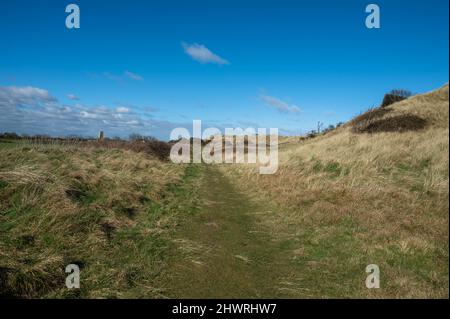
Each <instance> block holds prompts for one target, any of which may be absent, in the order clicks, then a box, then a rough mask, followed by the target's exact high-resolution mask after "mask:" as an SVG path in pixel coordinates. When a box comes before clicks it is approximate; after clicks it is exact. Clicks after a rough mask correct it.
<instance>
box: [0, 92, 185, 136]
mask: <svg viewBox="0 0 450 319" xmlns="http://www.w3.org/2000/svg"><path fill="white" fill-rule="evenodd" d="M125 109H126V108H120V107H117V108H109V107H106V106H102V105H99V106H87V105H84V104H80V103H76V104H75V105H65V104H62V103H60V102H58V100H57V99H56V98H54V97H53V96H52V95H50V93H49V92H48V91H47V90H43V89H40V88H35V87H2V86H0V114H1V115H0V132H16V133H18V134H48V135H52V136H67V135H79V136H97V134H98V132H99V131H100V130H102V131H105V133H106V134H107V136H110V137H113V136H121V137H126V136H128V135H129V134H131V133H139V134H143V135H152V136H155V137H158V138H161V139H168V138H169V135H170V131H171V130H172V129H173V128H175V127H183V126H186V125H187V124H186V123H184V124H180V123H172V122H169V121H162V120H155V119H151V118H149V117H148V116H146V115H145V114H143V113H142V112H136V113H135V112H125ZM138 109H139V108H138ZM117 111H121V112H120V113H118V112H117Z"/></svg>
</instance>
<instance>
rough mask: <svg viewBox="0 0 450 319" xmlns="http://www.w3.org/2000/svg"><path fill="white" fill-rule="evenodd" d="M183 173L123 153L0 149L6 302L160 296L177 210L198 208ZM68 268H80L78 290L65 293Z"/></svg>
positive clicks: (0, 272)
mask: <svg viewBox="0 0 450 319" xmlns="http://www.w3.org/2000/svg"><path fill="white" fill-rule="evenodd" d="M185 169H186V167H184V166H178V165H173V164H171V163H169V162H165V161H160V160H159V159H158V158H155V157H151V156H149V155H147V154H146V153H144V152H140V153H136V152H133V151H128V150H122V149H105V148H90V147H84V146H83V147H79V146H77V145H29V144H22V143H19V144H17V145H15V146H14V147H7V148H0V183H1V184H0V186H1V187H0V278H1V285H0V295H2V296H6V297H19V298H22V297H27V298H36V297H67V298H76V297H94V298H97V297H102V298H105V297H155V296H158V295H159V292H158V289H157V288H155V287H153V286H152V280H153V279H154V278H155V276H157V275H158V273H159V271H160V270H161V268H162V267H163V266H164V252H165V251H166V250H167V248H168V247H169V246H170V236H168V235H167V234H168V233H169V232H170V231H171V229H172V228H173V226H174V225H176V224H177V223H178V221H179V219H180V218H181V216H183V214H184V213H185V211H183V210H180V209H178V205H184V207H185V210H189V209H190V207H192V206H193V201H194V200H195V196H192V198H191V199H188V198H187V197H185V196H184V195H185V192H183V190H182V189H183V188H182V184H184V183H187V182H188V179H186V178H185V177H184V171H185ZM188 171H189V169H188ZM188 173H189V174H191V172H188ZM169 185H171V186H169ZM191 195H192V194H191ZM70 263H76V264H78V265H79V266H80V267H81V266H82V272H81V276H82V280H81V289H80V290H78V291H69V290H68V289H67V288H66V287H65V284H64V282H65V277H66V274H65V272H64V270H65V267H66V265H68V264H70Z"/></svg>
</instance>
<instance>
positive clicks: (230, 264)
mask: <svg viewBox="0 0 450 319" xmlns="http://www.w3.org/2000/svg"><path fill="white" fill-rule="evenodd" d="M203 169H204V172H203V177H202V185H201V187H200V198H201V202H200V212H199V213H197V214H196V215H195V216H193V217H192V218H189V219H188V220H187V221H186V222H185V223H184V224H183V225H181V226H180V228H179V229H178V230H177V232H176V234H175V238H176V239H175V241H176V243H177V246H178V247H177V252H176V253H175V254H174V256H172V257H171V258H170V261H169V268H168V270H167V272H165V274H164V275H163V276H162V282H163V283H162V285H163V290H164V295H165V296H167V297H177V298H237V297H243V298H245V297H247V298H263V297H281V296H283V294H282V290H281V289H279V283H280V281H281V280H282V276H283V273H282V272H283V268H284V267H283V262H285V261H286V260H287V259H286V256H285V255H283V250H282V249H280V247H279V244H276V243H275V242H274V241H272V240H271V238H269V237H268V236H267V235H265V232H264V230H263V229H261V226H260V224H259V223H258V222H257V218H258V217H257V216H258V212H261V209H264V208H263V207H260V206H259V205H257V204H256V203H252V202H250V201H249V200H248V199H247V198H246V197H245V196H244V195H243V194H241V193H239V192H237V190H236V189H235V188H234V187H233V186H232V185H231V183H230V182H229V181H228V180H227V179H226V178H225V177H224V176H223V175H222V174H221V173H220V172H219V171H218V170H217V168H214V167H212V166H204V168H203Z"/></svg>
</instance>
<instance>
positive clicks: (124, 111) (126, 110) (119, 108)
mask: <svg viewBox="0 0 450 319" xmlns="http://www.w3.org/2000/svg"><path fill="white" fill-rule="evenodd" d="M116 112H117V113H128V112H130V109H128V108H126V107H123V106H120V107H118V108H116Z"/></svg>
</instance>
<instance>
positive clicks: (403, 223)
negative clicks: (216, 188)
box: [223, 85, 449, 297]
mask: <svg viewBox="0 0 450 319" xmlns="http://www.w3.org/2000/svg"><path fill="white" fill-rule="evenodd" d="M448 103H449V98H448V85H446V86H444V87H442V88H441V89H439V90H436V91H433V92H431V93H428V94H423V95H417V96H414V97H411V98H409V99H407V100H404V101H402V102H399V103H396V104H393V105H391V106H390V107H389V108H390V110H389V111H388V112H386V113H385V114H384V113H383V115H382V116H380V117H379V120H380V119H383V120H388V121H389V118H390V117H395V116H399V115H405V114H407V115H408V116H409V115H413V116H417V117H420V118H421V119H424V120H425V122H426V125H425V126H424V128H421V129H418V130H411V131H408V130H405V131H403V132H377V133H373V134H368V133H354V132H353V131H352V123H351V122H350V123H347V124H346V125H344V126H343V127H341V128H339V129H337V130H335V131H333V132H330V133H328V134H325V135H322V136H319V137H317V138H314V139H308V140H305V141H299V140H298V139H295V138H290V139H288V140H287V141H285V143H284V144H282V145H281V146H280V155H279V157H280V166H279V170H278V172H277V174H275V175H268V176H261V175H258V172H257V168H255V167H253V166H251V165H241V166H226V165H225V166H223V170H224V172H226V173H227V174H228V175H229V176H231V177H232V178H233V179H234V180H235V181H236V183H237V184H238V185H239V186H240V187H241V189H242V190H246V191H247V192H248V194H249V196H253V197H254V198H255V199H258V198H259V199H260V200H263V199H266V198H270V199H271V200H272V202H273V207H271V208H269V209H268V211H267V212H266V214H265V223H266V224H267V225H269V226H270V227H271V229H272V235H273V236H274V237H276V238H278V240H280V241H287V242H289V243H290V245H291V248H292V260H293V268H294V269H297V270H296V271H293V272H292V275H291V277H290V278H286V280H287V281H289V282H290V283H291V284H292V287H291V288H292V289H298V294H299V295H301V293H302V291H303V292H304V289H307V290H308V292H309V293H310V295H312V296H317V297H326V296H329V297H359V296H366V297H448V262H449V259H448V240H449V237H448V222H449V215H448V208H449V207H448V199H449V197H448V191H449V189H448V187H449V184H448V180H449V171H448V164H449V160H448V151H449V125H448V123H449V113H448V112H449V109H448V107H449V104H448ZM369 264H377V265H378V266H379V267H380V271H381V278H382V279H381V286H382V289H378V290H368V289H367V288H366V287H365V285H364V280H365V278H366V275H367V274H366V273H365V267H366V266H367V265H369Z"/></svg>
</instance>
